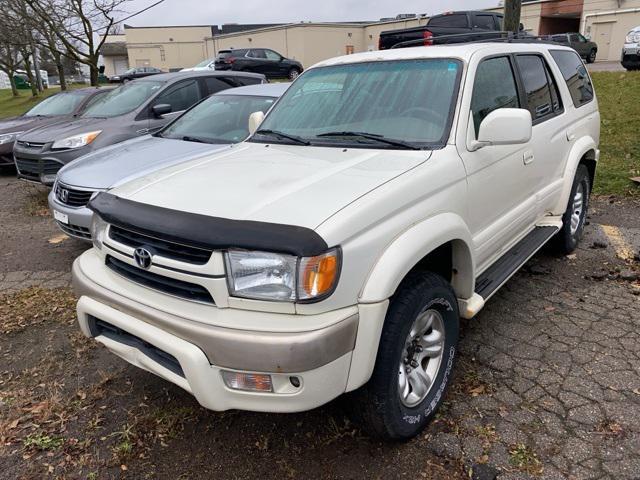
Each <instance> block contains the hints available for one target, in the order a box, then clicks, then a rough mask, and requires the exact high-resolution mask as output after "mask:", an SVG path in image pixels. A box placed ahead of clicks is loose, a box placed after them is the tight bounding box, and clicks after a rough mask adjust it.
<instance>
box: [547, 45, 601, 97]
mask: <svg viewBox="0 0 640 480" xmlns="http://www.w3.org/2000/svg"><path fill="white" fill-rule="evenodd" d="M551 56H552V57H553V59H554V60H555V62H556V65H558V68H559V69H560V72H562V77H563V78H564V81H565V82H566V83H567V88H569V93H571V99H572V100H573V104H574V105H575V106H576V108H578V107H581V106H583V105H585V104H587V103H589V102H590V101H591V100H593V97H594V94H593V85H592V84H591V78H589V74H588V73H587V67H585V65H584V63H583V62H582V59H581V58H580V56H579V55H578V54H577V53H575V52H570V51H568V50H552V51H551Z"/></svg>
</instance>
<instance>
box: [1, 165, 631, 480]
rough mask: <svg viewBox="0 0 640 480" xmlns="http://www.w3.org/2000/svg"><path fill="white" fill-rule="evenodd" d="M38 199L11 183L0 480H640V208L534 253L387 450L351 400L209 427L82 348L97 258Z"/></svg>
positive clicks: (626, 207) (190, 406) (198, 415)
mask: <svg viewBox="0 0 640 480" xmlns="http://www.w3.org/2000/svg"><path fill="white" fill-rule="evenodd" d="M45 194H46V190H44V189H41V188H38V187H34V186H32V185H30V184H27V183H24V182H21V181H18V180H16V179H15V177H14V176H13V175H11V174H9V173H3V174H2V175H1V176H0V225H2V229H3V234H2V236H1V237H0V251H1V252H2V253H1V255H2V257H1V258H2V260H1V261H0V268H1V270H0V299H1V300H0V322H1V323H0V328H1V329H2V337H1V340H0V355H1V358H2V368H1V369H0V370H1V372H0V373H1V379H0V384H1V388H0V439H1V441H2V442H1V447H0V449H1V450H0V452H1V453H0V472H2V473H1V474H0V477H2V478H7V479H9V478H11V479H14V478H45V476H48V478H93V479H97V478H157V477H162V478H213V477H215V478H245V477H253V478H288V477H298V476H304V477H308V478H443V479H444V478H469V475H471V476H472V477H473V478H479V479H491V478H496V477H497V478H499V479H501V480H503V479H516V478H517V479H524V478H549V479H551V478H575V479H588V478H616V479H623V478H628V479H631V478H638V477H639V476H640V426H639V424H638V418H640V369H639V368H638V365H639V360H640V342H638V327H639V326H640V308H639V307H640V296H639V295H638V294H639V293H640V282H639V281H638V273H639V267H640V265H639V263H638V257H637V255H638V253H639V249H640V217H638V214H637V212H638V211H639V210H638V209H639V208H640V203H639V202H638V200H632V199H625V198H622V197H608V196H607V197H598V198H595V199H594V200H593V202H592V208H591V217H590V224H589V225H588V227H587V230H586V236H585V239H584V240H583V243H582V245H581V248H579V249H578V250H577V252H576V253H575V254H574V255H569V256H566V257H558V256H553V255H551V254H548V253H545V252H542V253H539V254H538V255H536V256H535V257H534V258H533V259H532V260H531V261H529V263H528V264H527V266H526V268H524V269H523V270H522V271H521V272H520V273H518V274H517V275H516V276H515V277H514V278H513V279H512V280H511V281H509V283H508V284H507V285H506V287H505V288H503V289H502V290H501V291H500V292H498V294H497V295H496V296H495V297H494V298H493V299H492V300H491V301H490V302H489V303H488V305H487V308H485V309H484V310H483V311H482V312H481V314H480V315H478V316H477V317H476V318H474V319H473V320H471V321H467V322H465V323H463V329H462V338H461V343H460V350H461V354H460V357H459V362H458V365H457V368H456V369H455V376H454V381H453V384H452V388H451V389H450V391H449V394H448V396H447V399H446V403H445V404H444V408H443V409H442V410H441V411H440V414H439V416H438V419H437V420H436V421H435V422H434V423H433V424H432V425H430V427H429V428H428V429H427V430H426V431H425V433H424V434H423V435H421V436H420V437H419V438H417V439H415V440H413V441H410V442H408V443H406V444H382V443H379V442H377V441H375V440H372V439H370V438H369V437H367V436H366V435H364V434H363V433H362V432H360V431H359V430H358V429H357V427H356V426H355V425H354V424H352V423H350V422H349V420H348V418H347V416H346V415H345V413H344V412H345V408H344V407H345V404H346V403H348V402H349V398H348V397H345V398H341V399H339V400H337V401H334V402H333V403H331V404H330V405H328V406H326V407H323V408H320V409H317V410H314V411H311V412H307V413H301V414H290V415H276V414H257V413H247V412H236V411H233V412H224V413H215V412H210V411H206V410H204V409H202V408H201V407H199V405H198V404H197V403H196V402H195V401H194V400H193V399H192V398H191V397H190V396H189V395H188V394H187V393H185V392H183V391H181V390H180V389H179V388H178V387H176V386H173V385H171V384H169V383H167V382H165V381H163V380H161V379H160V378H157V377H155V376H153V375H151V374H148V373H146V372H143V371H141V370H139V369H136V368H135V367H132V366H129V365H127V364H126V363H124V362H123V361H121V360H119V359H117V358H116V357H114V356H113V355H111V354H109V353H107V352H106V350H104V349H103V348H102V347H99V346H96V345H95V344H94V343H91V342H89V341H87V340H85V339H84V337H82V335H81V334H80V333H79V331H78V329H77V327H76V325H75V323H74V322H75V319H74V304H75V297H74V295H73V293H72V292H71V290H70V289H69V288H68V287H69V280H70V276H69V269H70V265H71V262H72V261H73V259H74V258H75V257H76V256H77V255H78V254H79V253H80V252H82V251H83V250H84V249H85V248H87V244H84V243H81V242H79V241H76V240H72V239H69V238H66V237H64V236H62V235H60V232H59V231H57V229H56V227H55V226H54V225H53V222H52V220H51V218H50V217H49V214H48V211H47V209H46V206H45ZM634 257H635V258H634Z"/></svg>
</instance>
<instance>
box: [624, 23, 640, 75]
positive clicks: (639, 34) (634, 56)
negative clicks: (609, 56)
mask: <svg viewBox="0 0 640 480" xmlns="http://www.w3.org/2000/svg"><path fill="white" fill-rule="evenodd" d="M620 63H622V66H623V67H624V68H626V69H627V70H639V69H640V26H637V27H635V28H632V29H631V30H630V31H629V33H627V36H626V37H625V39H624V46H623V47H622V56H621V58H620Z"/></svg>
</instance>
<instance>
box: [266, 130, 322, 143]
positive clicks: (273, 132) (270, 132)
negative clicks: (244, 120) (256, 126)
mask: <svg viewBox="0 0 640 480" xmlns="http://www.w3.org/2000/svg"><path fill="white" fill-rule="evenodd" d="M256 133H257V134H258V135H265V136H269V135H271V136H274V137H280V138H286V139H288V140H293V141H294V142H296V143H300V144H301V145H311V142H309V141H308V140H305V139H304V138H302V137H298V136H297V135H291V134H289V133H284V132H279V131H277V130H269V129H260V130H257V131H256Z"/></svg>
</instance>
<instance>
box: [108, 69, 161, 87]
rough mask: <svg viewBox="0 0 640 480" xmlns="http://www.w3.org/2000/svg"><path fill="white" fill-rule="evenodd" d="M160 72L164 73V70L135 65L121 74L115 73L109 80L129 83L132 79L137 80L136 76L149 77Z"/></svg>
mask: <svg viewBox="0 0 640 480" xmlns="http://www.w3.org/2000/svg"><path fill="white" fill-rule="evenodd" d="M160 73H164V72H163V71H162V70H160V69H159V68H156V67H134V68H130V69H129V70H127V71H126V72H124V73H121V74H120V75H114V76H113V77H111V78H109V82H111V83H127V82H130V81H131V80H135V79H136V78H143V77H149V76H151V75H159V74H160Z"/></svg>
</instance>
